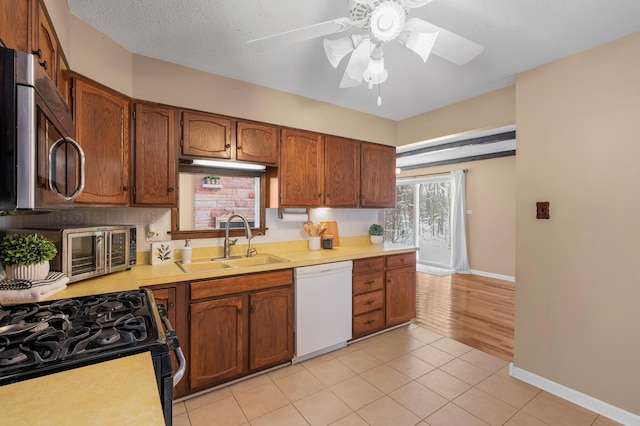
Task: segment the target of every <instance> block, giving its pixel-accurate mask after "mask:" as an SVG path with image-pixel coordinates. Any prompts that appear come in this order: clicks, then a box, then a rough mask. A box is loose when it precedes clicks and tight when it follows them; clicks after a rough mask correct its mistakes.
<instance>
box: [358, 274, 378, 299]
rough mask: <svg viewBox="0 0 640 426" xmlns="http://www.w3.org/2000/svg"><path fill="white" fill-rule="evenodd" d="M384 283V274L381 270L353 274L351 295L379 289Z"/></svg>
mask: <svg viewBox="0 0 640 426" xmlns="http://www.w3.org/2000/svg"><path fill="white" fill-rule="evenodd" d="M383 284H384V276H383V273H382V271H380V272H370V273H368V274H359V275H354V276H353V295H354V296H355V295H358V294H363V293H369V292H370V291H375V290H380V289H382V286H383Z"/></svg>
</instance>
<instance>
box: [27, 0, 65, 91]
mask: <svg viewBox="0 0 640 426" xmlns="http://www.w3.org/2000/svg"><path fill="white" fill-rule="evenodd" d="M35 16H37V20H36V21H35V22H34V24H35V25H34V47H33V49H32V51H33V53H34V54H36V55H37V56H38V58H39V62H40V65H41V66H42V67H44V69H45V70H46V72H47V75H48V76H49V78H50V79H51V80H52V81H53V82H54V83H55V84H56V85H58V83H59V74H58V71H59V69H60V68H59V66H58V61H59V57H60V52H59V51H58V50H59V49H60V45H59V43H58V38H57V37H56V34H55V32H54V30H53V26H52V25H51V21H50V20H49V17H48V16H47V11H46V9H45V8H44V6H42V4H41V3H40V2H39V1H38V2H36V14H35Z"/></svg>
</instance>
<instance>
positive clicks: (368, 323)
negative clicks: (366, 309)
mask: <svg viewBox="0 0 640 426" xmlns="http://www.w3.org/2000/svg"><path fill="white" fill-rule="evenodd" d="M374 322H376V320H369V321H366V322H365V324H366V325H371V324H373V323H374Z"/></svg>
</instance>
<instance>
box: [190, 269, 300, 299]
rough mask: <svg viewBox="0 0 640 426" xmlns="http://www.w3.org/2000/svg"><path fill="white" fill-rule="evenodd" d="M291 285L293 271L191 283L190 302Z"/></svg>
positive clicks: (287, 270) (286, 270)
mask: <svg viewBox="0 0 640 426" xmlns="http://www.w3.org/2000/svg"><path fill="white" fill-rule="evenodd" d="M290 284H293V270H292V269H285V270H282V271H274V272H264V273H258V274H252V275H241V276H235V277H228V278H219V279H216V280H206V281H197V282H193V283H191V300H198V299H206V298H209V297H217V296H224V295H227V294H234V293H242V292H246V291H254V290H262V289H265V288H270V287H278V286H284V285H290Z"/></svg>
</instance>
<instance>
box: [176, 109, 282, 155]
mask: <svg viewBox="0 0 640 426" xmlns="http://www.w3.org/2000/svg"><path fill="white" fill-rule="evenodd" d="M180 125H181V127H182V138H181V140H180V147H181V151H180V157H181V158H187V159H193V158H206V159H215V160H238V161H247V162H251V163H258V164H265V165H271V166H275V165H276V164H277V163H278V128H277V127H276V126H271V125H268V124H262V123H253V122H248V121H239V120H236V119H234V118H230V117H224V116H220V115H215V114H208V113H200V112H196V111H181V121H180Z"/></svg>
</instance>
